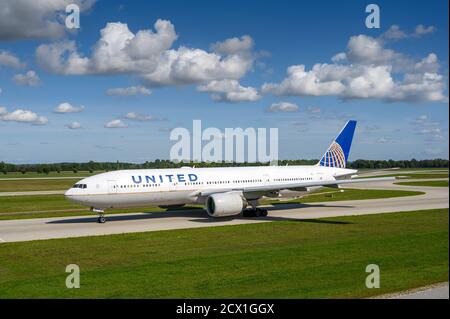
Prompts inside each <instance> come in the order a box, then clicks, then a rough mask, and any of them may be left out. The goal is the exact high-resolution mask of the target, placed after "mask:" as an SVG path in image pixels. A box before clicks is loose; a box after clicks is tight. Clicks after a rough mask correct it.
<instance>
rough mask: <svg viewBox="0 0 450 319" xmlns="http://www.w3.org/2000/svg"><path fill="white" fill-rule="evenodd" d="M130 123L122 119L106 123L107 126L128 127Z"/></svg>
mask: <svg viewBox="0 0 450 319" xmlns="http://www.w3.org/2000/svg"><path fill="white" fill-rule="evenodd" d="M127 127H128V124H127V123H125V122H123V121H122V120H120V119H116V120H112V121H109V122H108V123H106V124H105V128H127Z"/></svg>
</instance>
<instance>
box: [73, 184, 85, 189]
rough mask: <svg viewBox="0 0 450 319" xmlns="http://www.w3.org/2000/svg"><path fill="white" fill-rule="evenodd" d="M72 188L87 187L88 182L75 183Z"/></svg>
mask: <svg viewBox="0 0 450 319" xmlns="http://www.w3.org/2000/svg"><path fill="white" fill-rule="evenodd" d="M72 188H87V185H86V184H75V185H73V186H72Z"/></svg>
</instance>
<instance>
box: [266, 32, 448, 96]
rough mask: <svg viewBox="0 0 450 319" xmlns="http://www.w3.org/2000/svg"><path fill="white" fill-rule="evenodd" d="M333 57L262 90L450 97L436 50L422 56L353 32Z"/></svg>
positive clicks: (293, 69)
mask: <svg viewBox="0 0 450 319" xmlns="http://www.w3.org/2000/svg"><path fill="white" fill-rule="evenodd" d="M332 61H333V62H334V63H332V64H328V63H317V64H315V65H314V66H313V67H312V69H311V70H306V68H305V66H304V65H293V66H290V67H288V69H287V77H286V78H285V79H284V80H282V81H281V82H280V83H265V84H264V85H263V86H262V92H263V93H273V94H275V95H280V96H289V95H291V96H327V95H331V96H338V97H340V98H343V99H349V98H352V99H354V98H358V99H368V98H377V99H381V100H383V101H387V102H394V101H408V102H424V101H430V102H446V101H448V97H447V96H445V91H446V88H447V85H446V80H445V78H444V77H443V76H442V75H440V74H439V73H438V71H439V69H440V65H439V62H438V58H437V56H436V54H434V53H430V54H428V56H426V57H425V58H423V59H422V60H420V61H414V60H413V59H411V58H409V57H406V56H405V55H403V54H401V53H398V52H395V51H393V50H390V49H386V48H384V42H383V41H382V40H381V39H375V38H372V37H369V36H366V35H358V36H352V37H351V38H350V40H349V42H348V45H347V51H346V52H341V53H338V54H337V55H335V56H333V58H332Z"/></svg>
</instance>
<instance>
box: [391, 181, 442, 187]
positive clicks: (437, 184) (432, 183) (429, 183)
mask: <svg viewBox="0 0 450 319" xmlns="http://www.w3.org/2000/svg"><path fill="white" fill-rule="evenodd" d="M395 184H397V185H406V186H431V187H448V181H422V182H421V181H419V182H400V183H395Z"/></svg>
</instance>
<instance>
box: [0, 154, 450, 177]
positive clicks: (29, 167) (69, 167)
mask: <svg viewBox="0 0 450 319" xmlns="http://www.w3.org/2000/svg"><path fill="white" fill-rule="evenodd" d="M317 162H318V160H317V159H313V160H305V159H300V160H280V161H278V165H279V166H285V165H314V164H316V163H317ZM269 164H270V163H235V162H233V163H209V162H201V163H193V162H191V163H175V162H172V161H170V160H160V159H157V160H154V161H146V162H145V163H140V164H136V163H126V162H119V161H117V162H94V161H89V162H86V163H52V164H10V163H5V162H0V172H1V173H3V174H7V173H10V172H15V173H22V174H26V173H28V172H35V173H43V174H49V173H50V172H58V173H60V172H63V171H71V172H74V173H77V172H79V171H89V172H94V171H113V170H119V169H140V168H178V167H182V166H190V167H223V166H227V167H232V166H261V165H269ZM347 167H348V168H354V169H364V168H367V169H382V168H396V167H398V168H448V159H441V158H436V159H426V160H416V159H411V160H399V161H394V160H364V159H358V160H355V161H352V162H349V163H347Z"/></svg>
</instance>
